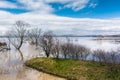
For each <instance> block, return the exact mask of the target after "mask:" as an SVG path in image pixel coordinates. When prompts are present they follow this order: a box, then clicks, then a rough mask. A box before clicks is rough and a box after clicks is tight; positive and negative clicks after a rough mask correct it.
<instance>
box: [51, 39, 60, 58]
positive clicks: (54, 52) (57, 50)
mask: <svg viewBox="0 0 120 80" xmlns="http://www.w3.org/2000/svg"><path fill="white" fill-rule="evenodd" d="M51 51H52V52H51V53H52V55H53V57H55V58H59V55H60V53H61V43H60V40H59V39H57V38H55V39H54V45H53V47H52V50H51Z"/></svg>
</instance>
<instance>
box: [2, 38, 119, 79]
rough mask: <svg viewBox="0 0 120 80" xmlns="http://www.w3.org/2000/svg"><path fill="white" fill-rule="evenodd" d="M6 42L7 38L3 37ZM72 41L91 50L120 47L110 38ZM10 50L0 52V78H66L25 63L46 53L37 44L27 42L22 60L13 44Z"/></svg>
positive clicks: (75, 39)
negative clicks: (33, 67)
mask: <svg viewBox="0 0 120 80" xmlns="http://www.w3.org/2000/svg"><path fill="white" fill-rule="evenodd" d="M0 41H1V42H4V41H5V39H1V40H0ZM72 41H73V42H74V43H75V44H81V45H84V46H86V47H88V48H90V49H91V50H96V49H103V50H117V49H119V47H120V43H116V41H114V40H113V41H111V40H110V41H109V40H100V41H97V40H93V38H92V37H73V38H72ZM11 47H12V49H11V50H10V51H4V52H0V80H64V79H62V78H58V77H55V76H52V75H49V74H45V73H42V72H38V71H36V70H33V69H31V68H28V67H26V66H25V65H24V61H26V60H29V59H31V58H34V57H42V56H44V53H43V52H42V51H41V50H38V49H36V47H35V46H31V45H29V43H28V42H25V43H24V45H23V46H22V48H21V52H22V53H23V55H24V61H21V57H20V54H19V52H18V51H17V50H15V49H14V47H13V46H11Z"/></svg>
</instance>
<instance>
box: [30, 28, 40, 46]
mask: <svg viewBox="0 0 120 80" xmlns="http://www.w3.org/2000/svg"><path fill="white" fill-rule="evenodd" d="M28 37H29V39H30V40H31V43H32V44H35V45H36V47H37V46H38V40H39V38H40V37H41V29H40V28H38V27H37V28H33V29H30V30H29V31H28Z"/></svg>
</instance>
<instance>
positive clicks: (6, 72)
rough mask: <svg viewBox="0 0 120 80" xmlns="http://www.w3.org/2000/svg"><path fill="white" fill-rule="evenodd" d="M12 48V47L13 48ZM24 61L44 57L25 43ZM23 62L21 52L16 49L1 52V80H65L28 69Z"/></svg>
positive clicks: (23, 50)
mask: <svg viewBox="0 0 120 80" xmlns="http://www.w3.org/2000/svg"><path fill="white" fill-rule="evenodd" d="M11 47H12V46H11ZM21 52H22V53H23V56H24V61H26V60H28V59H31V58H34V57H40V56H44V55H43V54H42V52H41V51H40V50H37V49H36V47H34V46H30V45H29V44H28V43H25V44H24V45H23V47H22V49H21ZM24 61H21V57H20V53H19V51H17V50H15V49H14V47H12V49H11V50H10V51H4V52H0V80H64V79H62V78H58V77H55V76H52V75H49V74H45V73H42V72H38V71H36V70H33V69H30V68H26V67H25V66H24Z"/></svg>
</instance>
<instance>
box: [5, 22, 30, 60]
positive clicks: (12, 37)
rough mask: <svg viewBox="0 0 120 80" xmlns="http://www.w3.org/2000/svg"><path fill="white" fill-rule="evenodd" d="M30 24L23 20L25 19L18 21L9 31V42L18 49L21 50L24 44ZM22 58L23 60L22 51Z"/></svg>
mask: <svg viewBox="0 0 120 80" xmlns="http://www.w3.org/2000/svg"><path fill="white" fill-rule="evenodd" d="M28 26H29V24H27V23H25V22H23V21H16V23H15V24H14V26H13V27H12V28H11V29H10V30H9V31H8V33H7V35H8V37H7V38H8V40H9V42H10V43H11V44H12V45H13V46H14V47H15V48H16V49H17V50H18V51H20V48H21V47H22V45H23V42H24V39H25V36H26V32H27V27H28ZM20 55H21V58H22V60H23V54H22V53H21V52H20Z"/></svg>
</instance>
